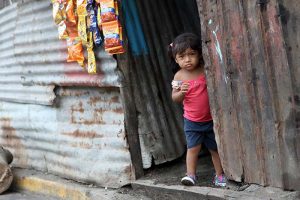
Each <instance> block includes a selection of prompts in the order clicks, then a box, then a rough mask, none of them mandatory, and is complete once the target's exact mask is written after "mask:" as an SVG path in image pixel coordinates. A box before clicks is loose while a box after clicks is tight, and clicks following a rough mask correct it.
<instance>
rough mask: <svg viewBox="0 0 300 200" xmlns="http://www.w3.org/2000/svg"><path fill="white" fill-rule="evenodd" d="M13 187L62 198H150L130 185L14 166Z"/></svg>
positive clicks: (125, 199)
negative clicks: (114, 186)
mask: <svg viewBox="0 0 300 200" xmlns="http://www.w3.org/2000/svg"><path fill="white" fill-rule="evenodd" d="M13 174H14V181H13V183H12V189H13V190H16V191H21V192H22V191H27V192H31V193H37V194H42V195H46V196H50V197H55V198H58V199H61V200H141V199H143V200H150V199H151V198H148V197H145V196H142V195H139V194H135V193H132V189H131V188H130V187H127V188H126V187H125V188H120V189H109V188H101V187H97V186H94V185H86V184H82V183H78V182H74V181H72V180H66V179H62V178H60V177H58V176H55V175H51V174H45V173H42V172H39V171H35V170H27V169H18V168H13Z"/></svg>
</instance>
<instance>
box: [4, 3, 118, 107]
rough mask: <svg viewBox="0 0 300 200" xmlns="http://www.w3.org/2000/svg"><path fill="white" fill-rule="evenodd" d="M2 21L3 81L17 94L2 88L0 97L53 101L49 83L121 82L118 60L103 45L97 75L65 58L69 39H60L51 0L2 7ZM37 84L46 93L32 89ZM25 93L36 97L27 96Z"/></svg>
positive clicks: (98, 50) (107, 84) (109, 84)
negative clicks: (7, 92) (3, 90)
mask: <svg viewBox="0 0 300 200" xmlns="http://www.w3.org/2000/svg"><path fill="white" fill-rule="evenodd" d="M0 24H1V26H0V41H1V42H0V58H1V60H2V62H1V63H0V69H1V72H0V83H1V84H3V85H6V86H7V87H10V88H11V91H12V93H14V94H15V95H14V96H12V98H4V96H5V94H1V92H0V99H2V100H6V101H16V102H23V103H35V104H46V105H51V104H53V99H54V98H53V96H54V93H53V91H50V90H49V87H52V88H53V86H54V85H58V86H99V87H119V86H120V76H119V74H118V73H117V62H116V61H115V59H114V58H113V57H112V56H111V55H108V54H107V53H106V52H105V51H104V50H103V49H102V48H96V49H95V52H96V53H95V54H96V58H97V67H98V72H99V73H98V74H96V75H90V74H88V73H87V72H86V71H85V70H84V69H83V68H82V67H80V66H79V65H78V64H77V63H67V62H66V58H67V46H66V42H65V41H59V40H58V31H57V27H56V26H55V24H54V22H53V19H52V5H51V3H50V2H49V1H48V0H42V1H36V0H30V1H23V2H19V3H15V4H13V5H11V6H8V7H6V8H4V9H2V10H0ZM15 86H17V88H20V87H22V86H28V87H24V88H23V90H22V92H20V90H14V88H15ZM29 86H31V87H29ZM42 86H44V90H42V89H41V88H42ZM34 87H37V88H40V89H41V90H40V91H41V92H42V93H45V94H46V95H45V94H43V95H41V94H38V93H36V94H35V93H30V90H32V88H34ZM27 89H28V91H27ZM24 94H25V95H24ZM26 94H27V95H30V96H33V97H32V98H26ZM47 95H48V96H47Z"/></svg>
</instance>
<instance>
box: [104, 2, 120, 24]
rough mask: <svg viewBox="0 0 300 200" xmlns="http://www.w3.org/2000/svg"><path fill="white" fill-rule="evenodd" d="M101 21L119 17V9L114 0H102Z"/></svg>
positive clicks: (109, 20)
mask: <svg viewBox="0 0 300 200" xmlns="http://www.w3.org/2000/svg"><path fill="white" fill-rule="evenodd" d="M100 8H101V23H106V22H111V21H114V20H116V19H117V13H118V9H117V7H116V3H115V1H114V0H100Z"/></svg>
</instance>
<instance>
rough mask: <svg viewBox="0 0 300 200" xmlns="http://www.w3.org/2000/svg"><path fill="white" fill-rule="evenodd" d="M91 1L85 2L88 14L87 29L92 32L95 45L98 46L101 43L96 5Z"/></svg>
mask: <svg viewBox="0 0 300 200" xmlns="http://www.w3.org/2000/svg"><path fill="white" fill-rule="evenodd" d="M93 2H94V1H93V0H88V2H87V3H88V4H87V12H88V16H89V23H88V29H89V31H90V32H93V40H94V43H95V45H96V46H100V45H101V44H102V38H101V34H100V30H99V27H98V18H97V12H98V6H97V5H96V4H93Z"/></svg>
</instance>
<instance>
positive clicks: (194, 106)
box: [183, 75, 212, 122]
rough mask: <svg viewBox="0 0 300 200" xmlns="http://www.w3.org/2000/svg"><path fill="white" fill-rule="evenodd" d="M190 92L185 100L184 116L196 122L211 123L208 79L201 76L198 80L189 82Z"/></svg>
mask: <svg viewBox="0 0 300 200" xmlns="http://www.w3.org/2000/svg"><path fill="white" fill-rule="evenodd" d="M188 82H189V83H190V87H189V90H188V91H187V93H186V94H185V97H184V100H183V108H184V114H183V116H184V117H185V118H186V119H188V120H191V121H194V122H206V121H211V120H212V117H211V114H210V107H209V100H208V93H207V85H206V79H205V76H204V75H200V76H199V78H198V79H196V80H189V81H188Z"/></svg>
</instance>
